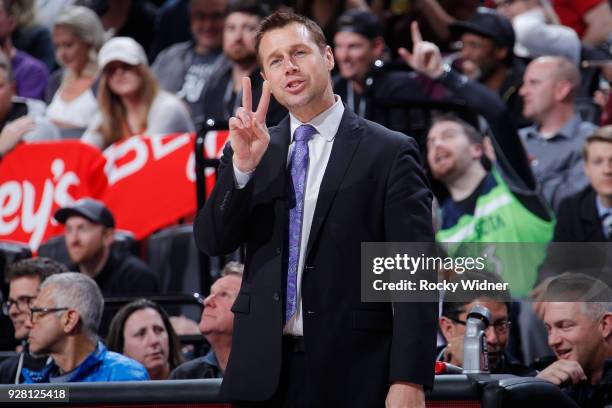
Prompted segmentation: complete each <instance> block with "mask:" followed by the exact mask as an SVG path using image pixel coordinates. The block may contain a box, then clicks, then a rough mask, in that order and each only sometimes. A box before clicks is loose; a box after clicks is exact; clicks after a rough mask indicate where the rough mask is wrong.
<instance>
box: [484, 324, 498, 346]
mask: <svg viewBox="0 0 612 408" xmlns="http://www.w3.org/2000/svg"><path fill="white" fill-rule="evenodd" d="M485 337H486V339H487V343H488V344H493V345H495V344H498V343H499V337H498V336H497V333H496V332H495V327H493V326H489V327H487V330H485Z"/></svg>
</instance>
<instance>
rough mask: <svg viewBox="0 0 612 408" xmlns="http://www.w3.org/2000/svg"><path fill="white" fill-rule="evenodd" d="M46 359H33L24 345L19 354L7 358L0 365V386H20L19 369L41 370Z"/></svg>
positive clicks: (21, 379)
mask: <svg viewBox="0 0 612 408" xmlns="http://www.w3.org/2000/svg"><path fill="white" fill-rule="evenodd" d="M47 360H48V357H47V356H43V357H34V356H33V355H32V354H30V353H29V352H28V344H27V343H25V345H24V349H23V351H22V352H21V353H19V354H18V355H16V356H14V357H9V358H7V359H6V360H4V361H2V363H0V384H21V383H22V382H23V377H21V375H20V374H21V369H22V368H27V369H29V370H32V371H39V370H42V369H43V368H44V367H45V365H46V364H47Z"/></svg>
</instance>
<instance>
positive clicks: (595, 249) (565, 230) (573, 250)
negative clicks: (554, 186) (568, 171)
mask: <svg viewBox="0 0 612 408" xmlns="http://www.w3.org/2000/svg"><path fill="white" fill-rule="evenodd" d="M596 197H597V195H596V193H595V190H593V188H592V187H591V186H590V185H589V186H588V187H587V188H585V189H583V190H582V191H580V192H578V193H576V194H574V195H572V196H569V197H567V198H566V199H565V200H563V201H562V202H561V204H560V205H559V210H558V211H557V224H556V225H555V233H554V236H553V243H551V244H550V245H549V246H548V250H547V254H546V260H545V261H544V263H543V264H542V265H541V266H540V268H539V277H538V281H542V280H544V279H546V278H549V277H553V276H557V275H559V274H561V273H563V272H568V271H574V272H582V273H586V274H589V275H592V276H594V277H598V278H601V277H603V276H606V275H607V276H612V275H610V274H609V273H610V272H612V262H611V259H610V257H609V249H608V246H609V245H608V244H600V245H595V244H593V242H602V243H605V242H609V241H606V238H605V237H604V233H603V227H602V223H601V220H600V217H599V214H598V212H597V206H596V202H595V199H596ZM580 242H584V243H585V244H582V245H581V244H577V243H580ZM606 281H607V279H606Z"/></svg>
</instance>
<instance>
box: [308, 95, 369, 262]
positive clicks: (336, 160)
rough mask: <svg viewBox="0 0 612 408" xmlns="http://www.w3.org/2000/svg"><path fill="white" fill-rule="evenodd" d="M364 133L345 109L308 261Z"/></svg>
mask: <svg viewBox="0 0 612 408" xmlns="http://www.w3.org/2000/svg"><path fill="white" fill-rule="evenodd" d="M363 131H364V129H363V127H362V126H360V124H359V117H358V116H357V115H356V114H355V113H353V112H352V111H351V110H350V109H348V108H347V107H345V108H344V114H343V115H342V120H341V121H340V127H339V128H338V133H336V138H335V140H334V145H333V147H332V151H331V155H330V157H329V161H328V163H327V168H326V169H325V174H324V175H323V181H322V182H321V187H320V189H319V197H318V198H317V205H316V208H315V212H314V216H313V218H312V226H311V227H310V236H309V238H308V247H307V252H306V259H308V256H309V254H310V250H311V249H312V246H313V243H314V242H316V240H317V236H318V234H319V232H320V230H321V227H322V226H323V223H324V221H325V219H326V217H327V213H328V212H329V208H330V206H331V204H332V202H333V201H334V197H335V196H336V193H337V192H338V188H339V187H340V183H341V182H342V179H343V178H344V175H345V173H346V170H347V169H348V166H349V164H350V163H351V160H352V158H353V155H354V153H355V149H356V148H357V146H358V145H359V141H360V140H361V137H362V136H363Z"/></svg>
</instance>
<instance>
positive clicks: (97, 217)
mask: <svg viewBox="0 0 612 408" xmlns="http://www.w3.org/2000/svg"><path fill="white" fill-rule="evenodd" d="M73 215H80V216H81V217H84V218H87V219H88V220H89V221H91V222H93V223H95V224H100V225H104V226H105V227H109V228H114V227H115V218H114V217H113V214H112V213H111V212H110V211H109V209H108V208H106V207H105V206H104V203H102V202H101V201H98V200H94V199H93V198H81V199H80V200H78V201H76V202H75V203H74V204H73V205H70V206H66V207H63V208H60V209H59V210H57V211H56V212H55V215H54V217H55V219H56V220H58V221H59V222H61V223H62V224H65V223H66V221H67V220H68V218H70V217H71V216H73Z"/></svg>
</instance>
